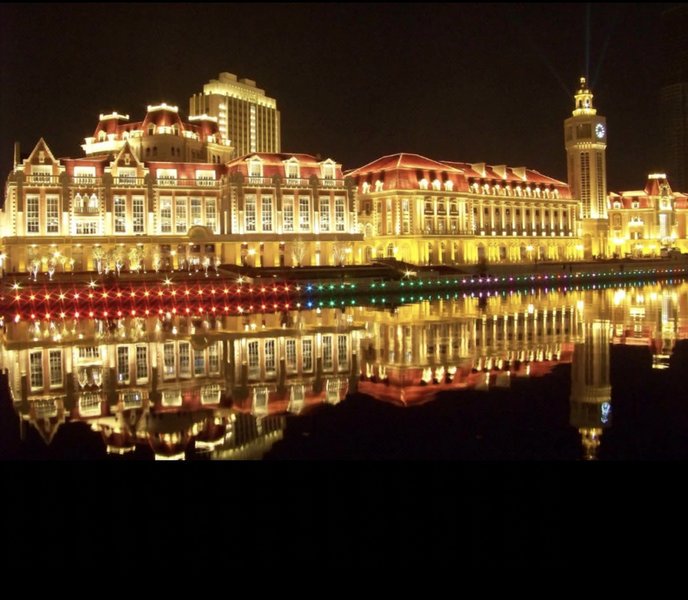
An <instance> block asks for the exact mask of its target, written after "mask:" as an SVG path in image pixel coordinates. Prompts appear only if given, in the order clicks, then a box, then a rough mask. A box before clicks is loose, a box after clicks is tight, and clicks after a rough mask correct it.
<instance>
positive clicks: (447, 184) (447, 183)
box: [444, 179, 454, 192]
mask: <svg viewBox="0 0 688 600" xmlns="http://www.w3.org/2000/svg"><path fill="white" fill-rule="evenodd" d="M444 189H445V190H446V191H447V192H451V191H452V190H453V189H454V182H453V181H451V179H447V181H445V182H444Z"/></svg>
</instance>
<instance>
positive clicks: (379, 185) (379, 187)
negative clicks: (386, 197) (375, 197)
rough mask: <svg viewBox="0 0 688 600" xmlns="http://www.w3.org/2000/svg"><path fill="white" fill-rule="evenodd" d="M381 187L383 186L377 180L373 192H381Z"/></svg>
mask: <svg viewBox="0 0 688 600" xmlns="http://www.w3.org/2000/svg"><path fill="white" fill-rule="evenodd" d="M382 186H383V184H382V182H381V181H380V180H379V179H378V180H377V181H376V182H375V191H376V192H381V191H382Z"/></svg>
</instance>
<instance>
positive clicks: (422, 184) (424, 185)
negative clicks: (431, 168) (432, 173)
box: [418, 177, 428, 190]
mask: <svg viewBox="0 0 688 600" xmlns="http://www.w3.org/2000/svg"><path fill="white" fill-rule="evenodd" d="M418 185H419V186H420V189H421V190H427V189H428V180H427V179H425V177H423V179H421V180H420V181H419V182H418Z"/></svg>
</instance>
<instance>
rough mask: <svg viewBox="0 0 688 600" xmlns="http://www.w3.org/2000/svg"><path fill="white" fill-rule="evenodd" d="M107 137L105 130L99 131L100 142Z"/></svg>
mask: <svg viewBox="0 0 688 600" xmlns="http://www.w3.org/2000/svg"><path fill="white" fill-rule="evenodd" d="M106 137H107V135H106V134H105V132H104V131H99V132H98V141H99V142H104V141H105V138H106Z"/></svg>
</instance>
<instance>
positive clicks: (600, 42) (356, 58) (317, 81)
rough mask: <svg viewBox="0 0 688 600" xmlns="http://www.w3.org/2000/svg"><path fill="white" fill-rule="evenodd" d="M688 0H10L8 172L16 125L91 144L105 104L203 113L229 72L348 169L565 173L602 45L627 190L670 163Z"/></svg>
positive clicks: (1, 131)
mask: <svg viewBox="0 0 688 600" xmlns="http://www.w3.org/2000/svg"><path fill="white" fill-rule="evenodd" d="M674 5H675V3H663V4H662V3H660V4H652V5H651V4H625V3H620V4H591V5H587V4H327V5H325V4H255V5H254V4H232V5H224V4H136V5H133V4H85V5H84V4H50V5H41V4H22V5H11V4H10V5H7V4H3V5H0V102H1V103H2V106H1V109H2V110H0V115H1V121H0V177H2V180H3V181H4V179H5V177H6V175H7V173H8V171H9V170H10V169H11V165H12V152H13V143H14V142H15V141H19V142H20V143H21V148H22V153H28V152H29V151H30V150H31V149H32V148H33V146H34V145H35V143H36V142H37V141H38V139H39V138H40V137H41V136H43V137H44V138H45V139H46V141H47V142H48V144H49V146H50V147H51V148H52V149H53V151H54V152H55V154H56V155H57V156H61V157H62V156H74V157H78V156H82V151H81V148H80V146H79V144H81V143H83V138H84V137H86V136H90V135H92V133H93V130H94V129H95V126H96V124H97V119H98V114H99V113H101V112H110V111H112V110H117V111H118V112H120V113H126V114H129V115H130V116H131V118H132V119H134V120H139V119H142V118H143V116H144V114H145V107H146V105H147V104H155V103H158V102H161V101H165V102H168V103H173V104H177V105H178V106H179V107H180V110H181V113H182V118H183V119H185V118H186V117H187V115H188V100H189V97H190V96H191V95H192V94H193V93H196V92H199V91H201V90H202V87H203V84H204V83H206V82H207V81H208V80H209V79H211V78H216V77H217V76H218V74H219V73H220V72H221V71H228V72H231V73H235V74H236V75H238V76H239V77H247V78H249V79H253V80H255V81H256V82H257V85H258V87H260V88H262V89H264V90H266V92H267V94H268V95H269V96H271V97H273V98H276V99H277V106H278V109H279V110H280V112H281V115H282V149H283V150H284V151H290V152H306V153H310V154H320V155H321V156H322V157H323V158H326V157H331V158H334V159H335V160H337V161H338V162H341V163H342V164H343V167H344V169H351V168H355V167H358V166H361V165H363V164H365V163H367V162H370V161H372V160H374V159H375V158H378V157H379V156H382V155H385V154H391V153H395V152H401V151H404V152H416V153H419V154H423V155H425V156H428V157H429V158H433V159H439V160H456V161H468V162H487V163H489V164H504V163H505V164H507V165H510V166H527V167H529V168H533V169H537V170H539V171H541V172H543V173H545V174H547V175H550V176H552V177H555V178H557V179H561V180H564V181H565V180H566V166H565V165H566V163H565V152H564V142H563V121H564V119H565V118H567V117H568V116H570V114H571V110H572V108H573V99H572V94H573V92H574V90H575V89H576V87H577V83H578V78H579V77H580V76H581V75H582V74H584V73H585V71H586V62H587V63H588V64H589V68H588V73H589V77H590V80H591V81H592V86H591V87H592V91H593V93H594V94H595V104H596V107H597V108H598V111H599V114H602V115H604V116H606V117H607V122H608V132H609V134H608V136H609V142H608V147H607V161H608V184H609V189H610V190H625V189H638V188H642V187H643V186H644V181H645V178H646V176H647V174H648V173H649V172H651V171H655V170H662V169H663V165H662V162H661V140H660V138H659V113H658V105H659V94H658V88H659V80H660V72H659V61H660V58H659V57H660V37H661V36H660V33H661V31H660V14H661V12H662V11H663V10H665V9H666V8H669V7H672V6H674ZM588 12H589V16H588ZM588 22H589V28H588V27H586V23H588ZM586 32H589V35H587V34H586ZM586 38H589V44H586ZM586 46H587V47H588V48H589V52H586ZM586 54H587V55H589V60H587V61H586Z"/></svg>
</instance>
